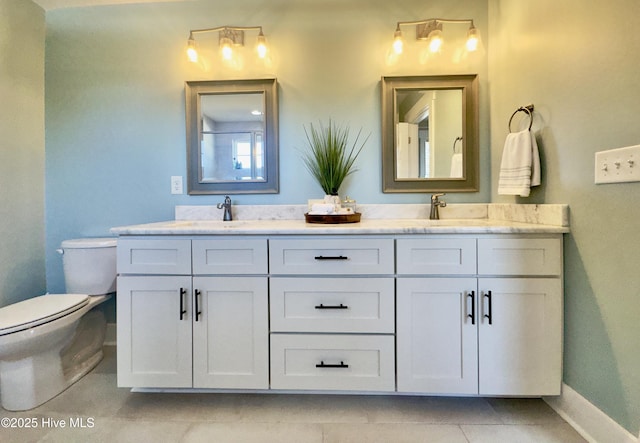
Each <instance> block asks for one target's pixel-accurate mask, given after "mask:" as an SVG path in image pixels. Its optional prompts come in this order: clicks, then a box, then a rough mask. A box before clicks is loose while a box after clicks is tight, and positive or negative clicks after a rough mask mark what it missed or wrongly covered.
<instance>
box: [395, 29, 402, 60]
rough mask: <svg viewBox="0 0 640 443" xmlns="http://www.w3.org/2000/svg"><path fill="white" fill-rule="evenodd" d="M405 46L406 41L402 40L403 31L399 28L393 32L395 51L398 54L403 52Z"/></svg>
mask: <svg viewBox="0 0 640 443" xmlns="http://www.w3.org/2000/svg"><path fill="white" fill-rule="evenodd" d="M403 46H404V42H403V41H402V31H400V28H398V29H396V32H394V34H393V52H395V53H396V54H402V49H403Z"/></svg>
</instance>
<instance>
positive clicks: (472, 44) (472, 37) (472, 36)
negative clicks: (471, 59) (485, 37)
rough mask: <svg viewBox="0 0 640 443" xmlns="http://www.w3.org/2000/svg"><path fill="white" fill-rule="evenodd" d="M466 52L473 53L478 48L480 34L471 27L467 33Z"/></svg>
mask: <svg viewBox="0 0 640 443" xmlns="http://www.w3.org/2000/svg"><path fill="white" fill-rule="evenodd" d="M466 45H467V51H469V52H473V51H476V50H477V49H478V46H480V33H479V32H478V30H477V29H476V28H474V27H473V26H472V27H471V28H469V31H468V32H467V44H466Z"/></svg>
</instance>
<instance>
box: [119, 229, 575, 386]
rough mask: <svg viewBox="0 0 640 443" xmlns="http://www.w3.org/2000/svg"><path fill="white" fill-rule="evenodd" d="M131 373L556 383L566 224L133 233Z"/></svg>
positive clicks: (125, 241) (319, 382)
mask: <svg viewBox="0 0 640 443" xmlns="http://www.w3.org/2000/svg"><path fill="white" fill-rule="evenodd" d="M118 273H119V277H118V299H117V300H118V303H117V315H118V321H117V328H118V386H127V387H136V388H151V389H154V388H155V389H163V388H207V389H250V390H264V389H273V390H282V391H285V390H286V391H288V390H294V391H295V390H309V391H343V392H344V391H356V392H387V393H392V392H397V393H409V394H434V395H438V394H442V395H486V396H542V395H557V394H559V392H560V386H561V376H562V317H563V313H562V309H563V307H562V234H544V235H541V234H478V233H471V234H465V233H454V234H448V235H434V234H429V235H419V234H380V235H328V234H323V235H310V234H307V235H275V234H271V235H268V236H259V235H247V236H232V235H216V236H207V235H192V236H179V237H178V236H176V237H167V236H142V235H141V236H131V237H129V236H125V237H121V238H120V239H119V241H118Z"/></svg>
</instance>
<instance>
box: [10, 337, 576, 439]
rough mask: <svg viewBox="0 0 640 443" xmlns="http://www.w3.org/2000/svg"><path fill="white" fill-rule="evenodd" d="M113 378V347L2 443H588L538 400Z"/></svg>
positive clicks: (20, 416) (17, 418) (13, 416)
mask: <svg viewBox="0 0 640 443" xmlns="http://www.w3.org/2000/svg"><path fill="white" fill-rule="evenodd" d="M115 372H116V358H115V348H114V347H106V348H105V359H104V360H103V361H102V362H101V363H100V365H99V366H98V367H96V369H94V370H93V372H91V373H90V374H88V375H86V376H85V377H84V378H83V379H82V380H80V381H79V382H78V383H76V384H75V385H73V386H71V387H70V388H69V389H67V390H66V391H65V392H63V393H62V394H60V395H59V396H58V397H56V398H54V399H53V400H51V401H49V402H48V403H46V404H44V405H42V406H40V407H38V408H36V409H34V410H31V411H27V412H20V413H16V412H8V411H5V410H3V409H0V417H2V418H9V419H10V420H12V424H13V425H16V426H23V427H22V428H5V427H4V426H3V427H2V428H0V441H2V442H3V443H8V442H20V443H25V442H64V443H69V442H110V443H111V442H117V443H121V442H136V443H140V442H159V443H164V442H189V443H191V442H216V443H223V442H242V443H252V442H278V443H286V442H295V443H305V442H318V443H329V442H353V443H361V442H366V443H369V442H384V443H387V442H390V443H391V442H392V443H401V442H443V443H457V442H461V443H462V442H464V443H468V442H472V443H475V442H491V443H501V442H508V443H516V442H517V443H520V442H532V443H533V442H535V443H543V442H559V443H571V442H584V441H586V440H584V439H583V438H582V437H580V435H579V434H578V433H577V432H576V431H575V430H574V429H573V428H572V427H571V426H569V425H568V424H567V423H566V422H565V421H563V420H562V418H560V417H559V416H558V415H557V414H556V413H555V412H554V411H553V410H552V409H551V408H549V406H547V405H546V403H544V402H543V401H542V400H539V399H482V398H448V397H397V396H394V397H391V396H355V395H279V394H267V395H259V394H255V395H253V394H156V393H131V392H130V391H129V390H128V389H122V388H120V389H119V388H117V387H116V374H115ZM3 423H4V422H3ZM29 424H30V425H32V427H30V428H26V427H24V426H26V425H29ZM63 425H64V427H62V426H63ZM33 426H37V427H33Z"/></svg>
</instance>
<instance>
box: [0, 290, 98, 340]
mask: <svg viewBox="0 0 640 443" xmlns="http://www.w3.org/2000/svg"><path fill="white" fill-rule="evenodd" d="M87 303H89V296H88V295H86V294H47V295H41V296H39V297H33V298H30V299H27V300H24V301H21V302H18V303H14V304H12V305H9V306H5V307H3V308H0V335H5V334H11V333H13V332H19V331H23V330H25V329H29V328H32V327H34V326H38V325H41V324H43V323H47V322H50V321H53V320H55V319H57V318H60V317H63V316H65V315H68V314H70V313H72V312H74V311H77V310H78V309H80V308H82V307H83V306H85V305H86V304H87Z"/></svg>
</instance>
